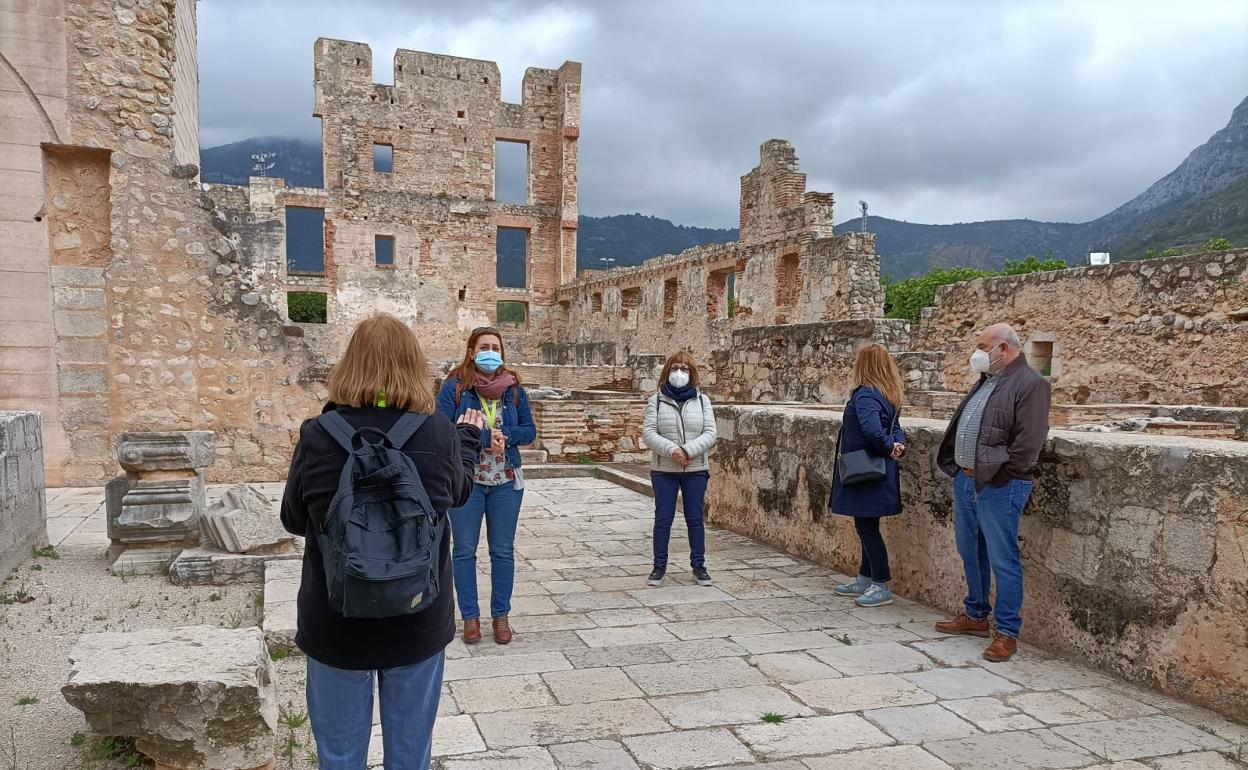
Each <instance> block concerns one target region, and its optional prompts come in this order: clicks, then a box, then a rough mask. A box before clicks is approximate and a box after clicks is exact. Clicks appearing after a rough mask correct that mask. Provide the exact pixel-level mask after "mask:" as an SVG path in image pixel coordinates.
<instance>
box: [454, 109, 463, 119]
mask: <svg viewBox="0 0 1248 770" xmlns="http://www.w3.org/2000/svg"><path fill="white" fill-rule="evenodd" d="M455 117H457V118H462V117H464V111H463V110H456V111H455Z"/></svg>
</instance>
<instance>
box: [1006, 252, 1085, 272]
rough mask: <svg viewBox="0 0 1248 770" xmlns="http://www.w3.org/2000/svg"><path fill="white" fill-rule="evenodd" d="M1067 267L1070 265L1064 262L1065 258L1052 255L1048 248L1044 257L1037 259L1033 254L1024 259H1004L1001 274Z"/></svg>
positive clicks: (1063, 268) (1044, 270)
mask: <svg viewBox="0 0 1248 770" xmlns="http://www.w3.org/2000/svg"><path fill="white" fill-rule="evenodd" d="M1068 267H1070V265H1068V264H1066V260H1064V259H1058V258H1057V257H1054V256H1053V249H1049V253H1048V254H1046V255H1044V259H1037V258H1036V255H1035V254H1028V255H1027V257H1026V258H1025V259H1007V260H1005V268H1004V269H1003V270H1002V271H1001V275H1026V274H1027V273H1041V272H1046V271H1049V270H1065V269H1066V268H1068Z"/></svg>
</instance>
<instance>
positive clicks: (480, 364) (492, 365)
mask: <svg viewBox="0 0 1248 770" xmlns="http://www.w3.org/2000/svg"><path fill="white" fill-rule="evenodd" d="M473 360H474V361H476V362H477V368H478V369H480V370H481V371H483V372H485V373H486V374H493V373H494V372H496V371H498V367H500V366H502V365H503V357H502V355H500V354H499V352H498V351H497V350H482V351H481V352H480V353H478V354H477V356H476V358H474V359H473Z"/></svg>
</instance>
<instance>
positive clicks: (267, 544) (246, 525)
mask: <svg viewBox="0 0 1248 770" xmlns="http://www.w3.org/2000/svg"><path fill="white" fill-rule="evenodd" d="M276 509H277V504H276V503H275V502H273V501H271V500H269V498H268V497H266V496H265V495H264V493H262V492H261V491H260V490H258V489H256V488H255V487H253V486H251V485H249V484H236V485H234V486H232V487H230V488H229V489H227V490H225V493H224V494H223V495H222V496H221V499H220V500H219V501H217V502H216V503H213V504H212V505H210V506H209V507H208V509H207V510H206V511H205V512H204V522H203V523H204V534H205V535H207V537H208V539H209V540H211V541H212V543H213V545H215V546H216V547H218V548H220V549H221V550H223V551H228V552H230V553H246V554H266V553H284V552H289V551H292V550H294V543H295V537H294V535H291V534H290V533H289V532H287V531H286V530H285V529H284V528H283V527H282V521H281V518H280V516H279V515H278V511H277V510H276Z"/></svg>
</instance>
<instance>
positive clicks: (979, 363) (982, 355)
mask: <svg viewBox="0 0 1248 770" xmlns="http://www.w3.org/2000/svg"><path fill="white" fill-rule="evenodd" d="M991 368H992V359H991V358H989V357H988V351H987V350H976V351H975V352H974V353H972V354H971V371H974V372H979V373H980V374H987V373H988V370H989V369H991Z"/></svg>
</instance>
